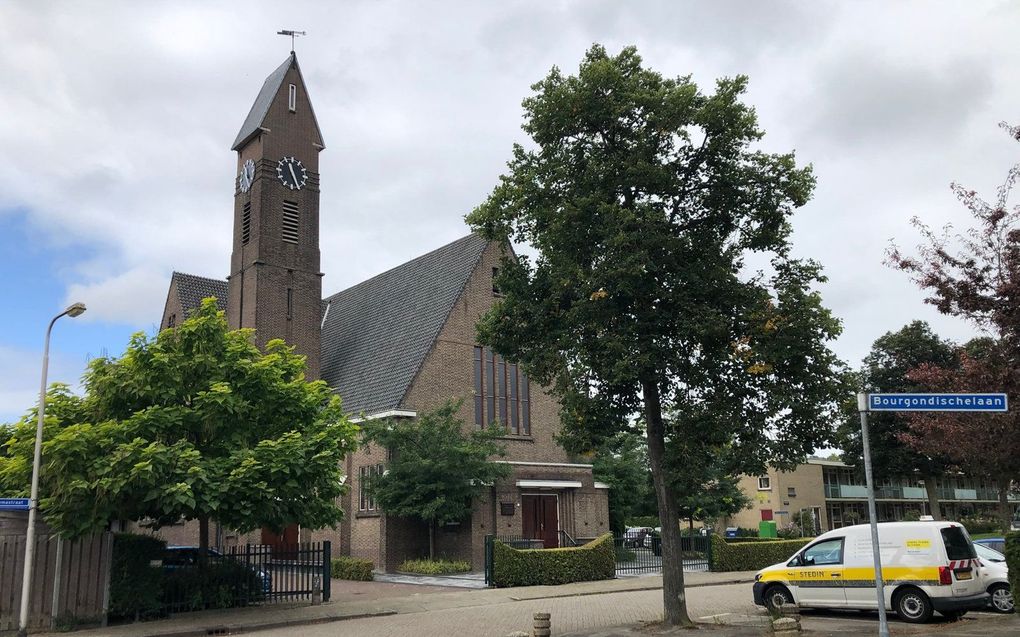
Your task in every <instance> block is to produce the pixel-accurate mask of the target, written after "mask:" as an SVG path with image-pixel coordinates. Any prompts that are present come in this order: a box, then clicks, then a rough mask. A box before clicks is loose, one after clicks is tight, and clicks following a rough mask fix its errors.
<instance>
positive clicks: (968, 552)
mask: <svg viewBox="0 0 1020 637" xmlns="http://www.w3.org/2000/svg"><path fill="white" fill-rule="evenodd" d="M942 542H943V543H944V544H945V545H946V557H948V558H949V559H950V560H969V559H973V558H975V557H977V553H975V552H974V547H973V545H971V543H970V540H968V539H967V536H966V535H965V534H964V533H963V529H961V528H960V527H958V526H947V527H945V528H944V529H942Z"/></svg>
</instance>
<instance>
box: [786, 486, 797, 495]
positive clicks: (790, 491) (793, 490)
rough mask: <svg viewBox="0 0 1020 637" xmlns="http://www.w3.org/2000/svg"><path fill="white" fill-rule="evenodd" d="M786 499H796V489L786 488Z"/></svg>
mask: <svg viewBox="0 0 1020 637" xmlns="http://www.w3.org/2000/svg"><path fill="white" fill-rule="evenodd" d="M786 497H788V498H796V497H797V489H796V487H787V488H786Z"/></svg>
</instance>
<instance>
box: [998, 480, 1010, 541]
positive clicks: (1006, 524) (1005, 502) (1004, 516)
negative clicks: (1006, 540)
mask: <svg viewBox="0 0 1020 637" xmlns="http://www.w3.org/2000/svg"><path fill="white" fill-rule="evenodd" d="M1000 482H1001V483H1005V484H1000V485H999V520H1000V521H1001V522H1002V532H1003V533H1009V529H1010V525H1011V523H1012V522H1013V512H1012V511H1010V510H1009V480H1000Z"/></svg>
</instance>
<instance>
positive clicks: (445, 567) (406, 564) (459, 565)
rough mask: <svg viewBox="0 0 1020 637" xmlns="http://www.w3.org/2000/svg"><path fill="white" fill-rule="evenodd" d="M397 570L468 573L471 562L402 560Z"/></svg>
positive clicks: (427, 573) (430, 572)
mask: <svg viewBox="0 0 1020 637" xmlns="http://www.w3.org/2000/svg"><path fill="white" fill-rule="evenodd" d="M397 570H398V571H401V572H404V573H416V574H418V575H446V574H449V573H469V572H470V571H471V562H465V561H464V560H430V559H421V560H404V561H403V562H401V563H400V566H398V567H397Z"/></svg>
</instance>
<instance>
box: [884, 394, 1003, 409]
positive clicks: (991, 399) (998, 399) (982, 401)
mask: <svg viewBox="0 0 1020 637" xmlns="http://www.w3.org/2000/svg"><path fill="white" fill-rule="evenodd" d="M868 411H985V412H989V411H990V412H1004V411H1009V400H1008V399H1007V398H1006V394H868Z"/></svg>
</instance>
